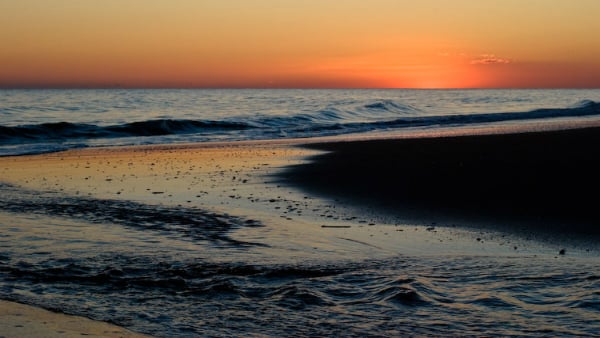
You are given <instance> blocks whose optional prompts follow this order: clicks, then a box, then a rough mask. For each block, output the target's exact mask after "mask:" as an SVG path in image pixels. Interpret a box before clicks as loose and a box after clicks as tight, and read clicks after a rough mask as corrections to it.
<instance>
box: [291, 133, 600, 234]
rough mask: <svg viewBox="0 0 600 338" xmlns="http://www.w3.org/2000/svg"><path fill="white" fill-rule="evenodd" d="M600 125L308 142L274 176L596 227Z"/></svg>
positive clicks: (350, 192) (467, 212)
mask: <svg viewBox="0 0 600 338" xmlns="http://www.w3.org/2000/svg"><path fill="white" fill-rule="evenodd" d="M599 145H600V128H598V127H592V128H580V129H571V130H560V131H539V132H524V133H509V134H494V135H470V136H451V137H425V138H413V139H385V140H366V141H346V142H328V143H317V144H308V145H305V147H308V148H311V149H317V150H323V151H326V153H324V154H321V155H317V156H314V157H312V158H311V161H310V162H309V163H307V164H301V165H297V166H294V167H292V168H291V169H289V170H287V171H286V172H285V173H284V175H283V178H284V179H285V180H286V181H287V182H290V183H292V184H294V185H297V186H298V187H301V188H302V189H305V190H306V191H308V192H311V193H316V194H319V195H321V196H329V197H333V198H337V199H339V200H341V201H344V202H348V203H354V204H356V205H361V206H363V207H364V206H365V205H368V206H371V207H375V208H379V209H380V210H381V211H382V212H388V213H396V214H408V213H412V214H413V215H417V217H426V216H427V215H429V214H438V215H440V214H446V215H453V216H460V217H464V218H474V219H478V220H481V219H486V218H487V219H490V220H492V219H493V220H496V221H497V220H502V221H505V220H506V221H507V220H516V221H519V222H522V221H525V222H529V224H531V226H537V227H541V228H543V230H548V231H550V230H552V231H558V232H563V231H565V232H569V233H579V234H583V235H588V234H593V235H600V226H598V224H597V223H598V220H599V217H598V214H597V213H598V202H597V195H598V192H599V191H600V190H599V188H600V176H599V175H600V148H599Z"/></svg>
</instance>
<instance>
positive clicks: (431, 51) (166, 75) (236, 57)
mask: <svg viewBox="0 0 600 338" xmlns="http://www.w3.org/2000/svg"><path fill="white" fill-rule="evenodd" d="M598 12H600V1H595V0H580V1H571V0H532V1H527V2H523V1H520V0H505V1H495V0H494V1H493V0H484V1H480V0H456V1H452V2H448V1H443V0H422V1H418V2H412V1H411V2H409V1H392V0H373V1H370V2H368V3H367V2H364V1H359V0H348V1H345V2H344V3H343V4H342V3H340V2H338V1H334V0H323V1H319V2H298V1H292V0H252V1H247V0H230V1H226V2H225V1H217V0H204V1H200V2H199V1H193V0H173V1H166V0H165V1H162V0H153V1H147V0H128V1H125V2H123V1H118V0H106V1H103V2H101V3H100V2H82V1H78V0H54V1H45V0H21V1H18V2H16V1H6V0H5V1H2V0H0V20H2V22H3V25H4V27H3V29H2V30H0V44H1V46H2V48H1V49H0V64H1V65H2V67H0V88H2V87H4V88H12V87H147V88H159V87H162V88H164V87H184V88H188V87H204V88H206V87H231V88H240V87H244V88H248V87H256V88H264V87H274V88H307V87H311V88H331V87H333V88H340V87H346V88H351V87H354V88H366V87H374V88H378V87H385V88H395V87H401V88H500V87H509V88H522V87H523V88H524V87H540V88H547V87H577V88H578V87H600V45H599V44H595V43H592V41H595V39H597V38H596V37H595V34H596V32H598V31H600V20H597V19H596V15H595V13H598Z"/></svg>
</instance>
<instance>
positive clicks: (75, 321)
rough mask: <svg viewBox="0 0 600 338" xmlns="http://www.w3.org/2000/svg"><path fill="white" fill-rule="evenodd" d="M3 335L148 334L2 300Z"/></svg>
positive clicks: (13, 337) (30, 337)
mask: <svg viewBox="0 0 600 338" xmlns="http://www.w3.org/2000/svg"><path fill="white" fill-rule="evenodd" d="M0 335H1V336H2V337H6V338H21V337H28V338H36V337H39V338H42V337H43V338H52V337H83V336H85V337H131V338H133V337H147V336H145V335H141V334H138V333H135V332H132V331H129V330H127V329H124V328H121V327H118V326H115V325H111V324H108V323H104V322H98V321H93V320H91V319H87V318H83V317H77V316H68V315H64V314H60V313H55V312H50V311H46V310H43V309H40V308H36V307H33V306H28V305H23V304H19V303H14V302H9V301H2V300H0Z"/></svg>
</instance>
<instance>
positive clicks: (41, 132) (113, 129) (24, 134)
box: [0, 119, 251, 141]
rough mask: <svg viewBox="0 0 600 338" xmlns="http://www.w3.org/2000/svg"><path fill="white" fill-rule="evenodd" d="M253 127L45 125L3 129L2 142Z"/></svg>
mask: <svg viewBox="0 0 600 338" xmlns="http://www.w3.org/2000/svg"><path fill="white" fill-rule="evenodd" d="M247 128H251V127H250V126H249V125H247V124H245V123H241V122H227V121H196V120H171V119H160V120H148V121H141V122H131V123H125V124H120V125H110V126H98V125H93V124H84V123H70V122H58V123H42V124H35V125H25V126H16V127H4V126H0V140H7V141H21V140H44V141H46V140H64V139H91V138H116V137H135V136H161V135H172V134H191V133H198V132H202V131H207V130H242V129H247Z"/></svg>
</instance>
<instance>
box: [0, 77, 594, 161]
mask: <svg viewBox="0 0 600 338" xmlns="http://www.w3.org/2000/svg"><path fill="white" fill-rule="evenodd" d="M599 117H600V91H599V90H395V89H389V90H299V89H298V90H283V89H279V90H256V89H254V90H226V89H213V90H55V89H52V90H0V155H19V154H33V153H43V152H52V151H59V150H65V149H70V148H77V147H90V146H113V145H139V144H169V143H185V142H209V141H237V140H260V139H276V138H300V137H302V138H305V137H318V136H329V135H343V134H351V133H367V132H381V131H386V132H388V131H396V132H402V130H405V129H415V128H416V129H429V130H430V129H435V128H442V127H464V126H473V125H481V124H496V125H501V124H514V123H524V122H525V121H528V122H531V121H534V122H538V123H543V122H544V121H548V120H556V119H567V120H576V119H598V118H599Z"/></svg>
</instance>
